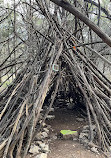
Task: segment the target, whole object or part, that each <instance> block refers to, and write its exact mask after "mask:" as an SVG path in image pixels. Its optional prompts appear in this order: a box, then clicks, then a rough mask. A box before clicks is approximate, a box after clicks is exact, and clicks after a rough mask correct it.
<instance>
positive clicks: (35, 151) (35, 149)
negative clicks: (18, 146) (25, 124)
mask: <svg viewBox="0 0 111 158" xmlns="http://www.w3.org/2000/svg"><path fill="white" fill-rule="evenodd" d="M39 150H40V148H39V146H37V145H31V147H30V149H29V153H31V154H38V153H39Z"/></svg>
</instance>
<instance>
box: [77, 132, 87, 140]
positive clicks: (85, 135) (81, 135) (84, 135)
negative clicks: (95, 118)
mask: <svg viewBox="0 0 111 158" xmlns="http://www.w3.org/2000/svg"><path fill="white" fill-rule="evenodd" d="M84 137H87V138H88V133H80V135H79V139H83V138H84Z"/></svg>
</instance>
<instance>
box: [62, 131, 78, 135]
mask: <svg viewBox="0 0 111 158" xmlns="http://www.w3.org/2000/svg"><path fill="white" fill-rule="evenodd" d="M60 133H61V134H63V135H69V134H74V133H77V131H71V130H61V131H60Z"/></svg>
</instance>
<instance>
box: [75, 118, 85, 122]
mask: <svg viewBox="0 0 111 158" xmlns="http://www.w3.org/2000/svg"><path fill="white" fill-rule="evenodd" d="M76 120H77V121H79V122H83V121H84V119H83V118H79V117H78V118H76Z"/></svg>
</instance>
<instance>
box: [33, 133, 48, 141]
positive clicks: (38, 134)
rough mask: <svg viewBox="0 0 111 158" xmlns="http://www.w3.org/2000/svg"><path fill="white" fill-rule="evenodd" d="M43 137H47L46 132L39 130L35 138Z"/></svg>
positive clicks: (40, 138)
mask: <svg viewBox="0 0 111 158" xmlns="http://www.w3.org/2000/svg"><path fill="white" fill-rule="evenodd" d="M45 138H48V134H47V132H39V133H37V135H36V137H35V140H42V139H45Z"/></svg>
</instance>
